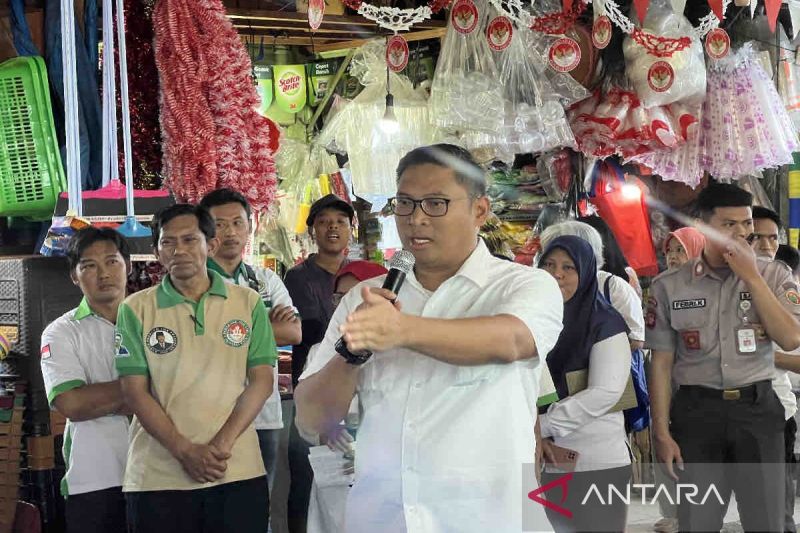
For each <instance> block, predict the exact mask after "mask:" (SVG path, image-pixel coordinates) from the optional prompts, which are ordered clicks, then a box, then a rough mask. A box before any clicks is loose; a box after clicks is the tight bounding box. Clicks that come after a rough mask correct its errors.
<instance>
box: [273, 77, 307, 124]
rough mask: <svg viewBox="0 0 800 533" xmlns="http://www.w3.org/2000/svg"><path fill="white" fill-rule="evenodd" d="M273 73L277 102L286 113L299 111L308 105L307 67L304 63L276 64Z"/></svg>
mask: <svg viewBox="0 0 800 533" xmlns="http://www.w3.org/2000/svg"><path fill="white" fill-rule="evenodd" d="M272 75H273V78H274V83H273V86H274V87H275V104H276V105H277V107H278V108H279V109H280V110H281V111H283V112H285V113H291V114H294V113H298V112H299V111H300V110H302V109H303V108H304V107H305V106H306V100H307V98H306V96H307V91H306V69H305V66H304V65H275V66H274V67H273V71H272Z"/></svg>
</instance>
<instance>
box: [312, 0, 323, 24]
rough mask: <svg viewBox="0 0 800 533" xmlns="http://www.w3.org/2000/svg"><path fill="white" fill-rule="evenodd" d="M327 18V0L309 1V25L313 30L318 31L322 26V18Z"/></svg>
mask: <svg viewBox="0 0 800 533" xmlns="http://www.w3.org/2000/svg"><path fill="white" fill-rule="evenodd" d="M324 16H325V0H309V2H308V25H309V26H310V27H311V29H312V30H315V31H316V30H318V29H319V27H320V26H321V25H322V18H323V17H324Z"/></svg>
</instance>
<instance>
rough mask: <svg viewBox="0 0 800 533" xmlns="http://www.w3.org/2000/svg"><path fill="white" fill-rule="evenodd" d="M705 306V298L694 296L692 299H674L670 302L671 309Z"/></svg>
mask: <svg viewBox="0 0 800 533" xmlns="http://www.w3.org/2000/svg"><path fill="white" fill-rule="evenodd" d="M705 306H706V299H705V298H696V299H694V300H675V301H674V302H672V310H673V311H681V310H683V309H700V308H703V307H705Z"/></svg>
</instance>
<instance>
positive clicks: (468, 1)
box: [450, 0, 478, 33]
mask: <svg viewBox="0 0 800 533" xmlns="http://www.w3.org/2000/svg"><path fill="white" fill-rule="evenodd" d="M450 21H451V22H452V23H453V28H454V29H455V30H456V31H457V32H459V33H472V32H473V31H475V28H477V27H478V8H477V7H475V4H474V3H473V2H472V0H458V1H457V2H456V3H455V5H454V6H453V9H452V11H450Z"/></svg>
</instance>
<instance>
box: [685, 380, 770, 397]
mask: <svg viewBox="0 0 800 533" xmlns="http://www.w3.org/2000/svg"><path fill="white" fill-rule="evenodd" d="M771 387H772V382H771V381H769V380H766V381H759V382H757V383H753V384H752V385H745V386H744V387H736V388H732V389H724V390H720V389H712V388H710V387H702V386H700V385H681V388H680V390H682V391H686V392H688V393H689V394H692V395H695V396H699V397H701V398H714V399H722V400H727V401H736V400H753V399H755V398H756V397H758V394H759V391H760V392H761V393H762V394H763V393H764V391H766V390H769V388H771Z"/></svg>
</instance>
